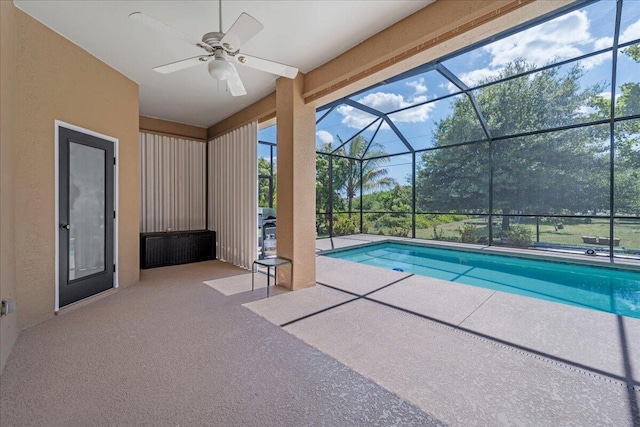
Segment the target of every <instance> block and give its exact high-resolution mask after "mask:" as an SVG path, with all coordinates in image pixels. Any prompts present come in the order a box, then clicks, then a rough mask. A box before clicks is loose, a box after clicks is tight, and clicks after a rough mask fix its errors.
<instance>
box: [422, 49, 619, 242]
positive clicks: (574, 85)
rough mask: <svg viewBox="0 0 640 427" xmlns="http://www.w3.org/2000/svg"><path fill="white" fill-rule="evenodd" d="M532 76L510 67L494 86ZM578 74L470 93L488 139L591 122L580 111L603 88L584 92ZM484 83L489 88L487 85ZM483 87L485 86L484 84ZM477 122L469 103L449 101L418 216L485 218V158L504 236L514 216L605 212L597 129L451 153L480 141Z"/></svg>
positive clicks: (576, 70) (604, 168) (604, 164)
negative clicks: (478, 215)
mask: <svg viewBox="0 0 640 427" xmlns="http://www.w3.org/2000/svg"><path fill="white" fill-rule="evenodd" d="M531 69H532V66H531V65H528V64H526V63H525V62H524V61H523V60H516V61H514V62H512V63H510V64H508V65H507V66H506V67H505V68H504V70H503V71H502V72H501V73H500V75H499V76H498V78H499V79H502V78H507V77H510V76H515V75H518V74H521V73H524V72H527V71H529V70H531ZM583 74H584V72H583V70H582V69H581V68H580V67H579V66H577V65H576V66H574V67H572V68H570V69H569V70H567V71H566V72H564V73H561V71H560V68H555V67H554V68H550V69H547V70H544V71H540V72H536V73H533V74H529V75H527V76H524V77H515V78H512V79H510V80H507V81H504V82H501V83H496V84H493V85H488V86H485V87H483V88H480V89H478V90H476V91H474V96H475V98H476V101H477V104H478V106H479V109H480V111H481V113H482V114H483V116H484V118H485V120H486V122H487V126H488V128H489V129H490V131H491V134H492V136H493V137H502V136H506V135H509V134H516V133H524V132H529V131H534V130H542V129H548V128H553V127H559V126H564V125H568V124H573V123H576V122H583V121H588V117H587V113H584V112H583V111H584V106H587V105H589V102H590V100H592V99H593V98H594V97H596V96H597V94H598V93H600V92H602V90H603V88H602V85H594V86H592V87H589V88H587V89H581V87H580V78H581V77H582V75H583ZM486 82H488V81H486ZM486 82H485V83H486ZM478 129H481V127H480V126H479V119H478V117H477V115H476V113H475V110H474V109H473V105H472V104H471V102H470V101H469V100H468V98H466V97H461V98H459V99H457V100H456V101H454V103H453V107H452V112H451V115H450V116H449V117H447V118H445V119H443V120H441V121H440V122H439V123H438V124H437V126H436V130H435V133H434V137H435V141H436V142H435V147H436V148H437V149H435V150H431V151H427V152H425V153H424V154H423V156H422V158H421V164H420V165H419V168H418V170H417V176H416V180H417V184H416V191H417V204H418V208H419V209H422V210H423V211H431V212H458V213H488V210H489V177H490V170H489V167H490V164H491V162H490V157H489V156H492V157H491V158H492V162H493V212H494V213H498V212H500V213H501V214H502V215H503V223H502V229H503V230H505V231H506V230H508V229H509V216H508V215H509V214H511V213H512V212H523V213H539V214H560V213H569V212H571V213H576V212H579V211H587V210H589V209H592V210H593V209H606V208H607V201H608V191H606V190H607V189H608V185H609V184H608V170H609V168H608V159H607V158H606V156H605V154H606V153H607V152H608V146H607V145H606V144H605V143H604V142H603V141H602V139H600V138H599V136H598V133H597V132H596V131H594V129H592V128H590V127H587V128H578V129H569V130H565V131H562V132H552V133H546V134H534V135H528V136H522V137H518V138H509V139H501V140H499V141H494V142H493V143H492V144H491V150H490V149H489V147H490V144H489V142H481V143H473V144H468V145H458V146H455V147H450V148H444V147H446V146H448V145H452V144H457V143H460V142H464V141H473V140H479V139H482V136H481V135H479V133H478Z"/></svg>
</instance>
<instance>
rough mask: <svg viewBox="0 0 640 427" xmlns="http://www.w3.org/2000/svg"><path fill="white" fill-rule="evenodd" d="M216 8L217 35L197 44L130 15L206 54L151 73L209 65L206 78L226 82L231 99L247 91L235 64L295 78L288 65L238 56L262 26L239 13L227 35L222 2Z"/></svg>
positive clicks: (166, 27)
mask: <svg viewBox="0 0 640 427" xmlns="http://www.w3.org/2000/svg"><path fill="white" fill-rule="evenodd" d="M218 8H219V28H218V29H219V31H217V32H210V33H206V34H205V35H204V36H202V41H201V42H199V41H197V40H195V39H194V38H192V37H191V36H189V35H188V34H185V33H183V32H182V31H180V30H176V29H175V28H173V27H170V26H169V25H167V24H164V23H162V22H160V21H158V20H156V19H154V18H152V17H150V16H148V15H145V14H144V13H142V12H133V13H131V14H129V18H131V19H133V20H135V21H137V22H140V23H142V24H144V25H146V26H148V27H151V28H154V29H156V30H159V31H162V32H164V33H167V34H170V35H171V36H173V37H178V38H181V39H182V40H184V41H186V42H187V43H189V44H191V45H193V46H197V47H199V48H201V49H204V50H205V51H206V53H205V54H202V55H198V56H194V57H192V58H187V59H183V60H180V61H177V62H171V63H169V64H165V65H160V66H158V67H155V68H153V70H154V71H157V72H158V73H162V74H168V73H173V72H174V71H178V70H183V69H185V68H189V67H193V66H196V65H198V64H202V63H205V62H206V63H208V65H207V67H208V70H209V74H211V76H212V77H213V78H215V79H217V80H222V81H226V82H227V87H228V88H229V92H231V95H233V96H241V95H246V94H247V91H246V89H245V88H244V85H243V84H242V80H241V79H240V75H239V74H238V70H237V69H236V67H235V65H234V62H235V63H237V64H240V65H244V66H245V67H251V68H255V69H257V70H261V71H266V72H268V73H272V74H276V75H279V76H283V77H287V78H290V79H293V78H295V76H296V75H297V74H298V69H297V68H295V67H291V66H289V65H284V64H280V63H278V62H274V61H269V60H267V59H262V58H258V57H255V56H251V55H246V54H244V53H240V48H241V47H242V46H243V45H244V44H245V43H246V42H247V41H249V40H250V39H251V38H253V37H254V36H255V35H256V34H258V33H259V32H260V31H262V29H263V28H264V26H263V25H262V24H261V23H260V22H258V21H257V20H256V19H255V18H253V17H252V16H251V15H249V14H247V13H242V14H241V15H240V17H239V18H238V19H237V20H236V22H234V23H233V25H232V26H231V28H229V31H227V32H226V33H223V32H222V1H221V0H219V2H218Z"/></svg>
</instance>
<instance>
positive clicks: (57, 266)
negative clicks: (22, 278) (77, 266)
mask: <svg viewBox="0 0 640 427" xmlns="http://www.w3.org/2000/svg"><path fill="white" fill-rule="evenodd" d="M61 127H62V128H67V129H71V130H74V131H76V132H81V133H84V134H86V135H91V136H95V137H96V138H100V139H104V140H105V141H110V142H112V143H113V158H114V159H115V161H116V162H115V164H114V165H113V173H114V174H113V198H114V200H113V209H114V211H115V212H116V217H115V218H114V220H113V262H114V264H116V265H117V264H118V224H119V223H120V221H119V220H120V214H119V209H118V169H119V167H120V162H119V161H118V144H119V140H118V138H114V137H112V136H108V135H103V134H101V133H98V132H94V131H92V130H89V129H85V128H82V127H80V126H76V125H72V124H70V123H66V122H63V121H61V120H55V123H54V136H55V137H54V159H53V160H54V165H55V183H54V186H55V210H54V212H55V215H54V223H53V229H54V230H55V248H56V250H55V306H54V311H55V312H58V311H60V227H59V224H60V221H59V217H60V212H59V209H60V189H59V186H60V163H59V162H60V141H59V137H60V128H61ZM119 274H120V269H119V268H116V271H115V272H114V273H113V288H117V287H118V276H119Z"/></svg>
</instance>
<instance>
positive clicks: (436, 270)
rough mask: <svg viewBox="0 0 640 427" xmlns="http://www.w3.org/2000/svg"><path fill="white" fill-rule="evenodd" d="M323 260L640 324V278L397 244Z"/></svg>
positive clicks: (637, 274)
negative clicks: (603, 313) (551, 303)
mask: <svg viewBox="0 0 640 427" xmlns="http://www.w3.org/2000/svg"><path fill="white" fill-rule="evenodd" d="M323 255H325V256H328V257H332V258H339V259H343V260H347V261H353V262H358V263H361V264H367V265H372V266H375V267H382V268H388V269H396V270H397V269H401V270H402V271H404V272H406V273H413V274H417V275H421V276H427V277H435V278H438V279H443V280H448V281H451V282H459V283H464V284H467V285H473V286H480V287H483V288H488V289H494V290H497V291H502V292H509V293H512V294H517V295H524V296H528V297H534V298H539V299H544V300H547V301H555V302H559V303H563V304H570V305H575V306H579V307H586V308H591V309H594V310H601V311H606V312H609V313H616V314H621V315H624V316H630V317H637V318H640V272H634V271H626V270H620V269H613V268H606V267H591V266H584V265H580V264H570V263H565V262H556V261H541V260H533V259H525V258H518V257H511V256H503V255H493V254H483V253H477V252H470V251H461V250H453V249H440V248H433V247H427V246H418V245H413V244H405V243H395V242H383V243H376V244H373V245H366V246H360V247H357V248H352V249H344V250H337V251H331V252H329V253H326V254H323Z"/></svg>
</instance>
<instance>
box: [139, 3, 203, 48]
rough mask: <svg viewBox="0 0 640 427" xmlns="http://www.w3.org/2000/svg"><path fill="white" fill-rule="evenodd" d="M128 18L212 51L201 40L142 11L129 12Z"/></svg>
mask: <svg viewBox="0 0 640 427" xmlns="http://www.w3.org/2000/svg"><path fill="white" fill-rule="evenodd" d="M129 18H131V19H133V20H134V21H136V22H139V23H141V24H143V25H145V26H147V27H149V28H153V29H155V30H157V31H160V32H162V33H165V34H168V35H169V36H171V37H175V38H180V39H182V40H184V41H186V42H187V43H189V44H190V45H193V46H197V47H200V48H202V49H205V50H206V51H207V52H209V53H211V52H213V49H212V48H211V46H209V45H207V44H205V43H203V42H199V41H198V40H196V39H194V38H193V37H191V36H190V35H189V34H185V33H183V32H182V31H180V30H176V29H175V28H173V27H171V26H169V25H167V24H165V23H164V22H160V21H158V20H157V19H154V18H152V17H150V16H149V15H145V14H144V13H142V12H133V13H131V14H129Z"/></svg>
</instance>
